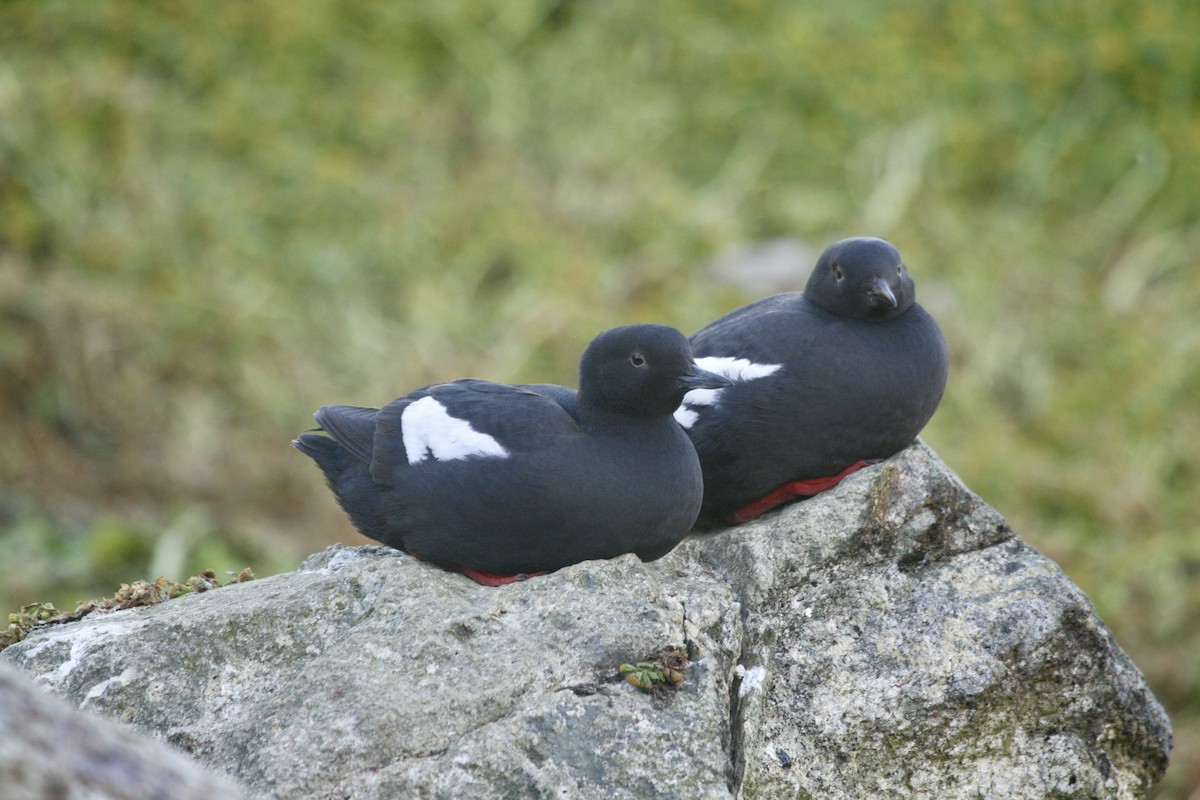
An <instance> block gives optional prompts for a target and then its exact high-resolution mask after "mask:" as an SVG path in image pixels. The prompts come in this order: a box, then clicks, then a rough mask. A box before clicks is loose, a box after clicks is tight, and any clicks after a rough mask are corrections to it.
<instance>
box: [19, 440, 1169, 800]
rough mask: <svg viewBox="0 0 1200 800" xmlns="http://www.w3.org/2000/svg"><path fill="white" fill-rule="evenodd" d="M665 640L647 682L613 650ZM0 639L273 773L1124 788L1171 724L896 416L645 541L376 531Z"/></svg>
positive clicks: (1078, 600)
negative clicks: (653, 687)
mask: <svg viewBox="0 0 1200 800" xmlns="http://www.w3.org/2000/svg"><path fill="white" fill-rule="evenodd" d="M668 645H676V646H680V647H685V648H687V651H688V652H689V654H690V657H691V662H690V665H689V666H688V667H687V669H686V671H685V680H684V681H683V683H682V684H681V685H680V686H679V687H678V688H677V689H674V690H671V689H661V690H659V691H657V692H655V693H653V694H646V693H643V692H641V691H639V690H637V689H635V688H634V687H633V686H630V685H629V684H628V683H625V682H624V681H622V680H621V679H620V677H619V675H618V674H617V667H618V665H620V664H621V663H623V662H636V661H639V660H643V659H645V658H646V657H647V656H649V655H650V654H651V653H653V652H654V651H657V650H659V649H660V648H662V647H664V646H668ZM0 658H4V659H7V660H9V661H12V662H13V663H16V664H18V665H20V666H21V667H22V668H24V669H25V670H27V671H29V672H30V673H32V674H34V675H35V676H37V677H38V680H39V681H40V682H42V683H43V684H44V685H46V686H48V687H49V688H51V689H52V690H53V691H56V692H58V693H61V694H63V695H66V696H68V697H69V698H71V699H72V700H73V701H74V702H76V703H77V704H80V705H81V706H83V707H85V708H90V709H94V710H96V711H99V712H101V713H104V714H106V715H109V716H111V717H114V718H116V719H118V720H121V721H123V722H125V723H128V724H130V725H132V726H134V727H135V728H138V729H140V730H143V731H147V732H151V733H153V734H155V735H157V736H160V737H162V738H164V739H165V740H167V741H168V742H171V743H174V744H176V745H178V746H181V747H183V748H184V749H186V750H188V751H189V752H191V753H192V754H193V755H195V756H196V757H197V758H198V759H199V760H201V761H202V762H204V763H207V764H211V765H214V766H216V767H218V768H221V769H224V770H228V771H229V772H230V773H232V774H234V775H235V776H236V777H237V778H238V779H240V780H241V781H242V782H243V783H244V784H245V785H246V786H248V787H250V789H252V790H254V791H257V792H261V793H263V794H264V795H266V796H276V797H317V798H325V797H351V796H353V797H356V798H359V797H362V798H384V797H436V798H443V797H444V798H451V797H455V798H457V797H488V798H509V797H511V798H524V797H598V798H605V799H606V800H610V799H615V798H626V797H628V798H635V797H664V798H669V797H679V798H695V797H701V798H704V797H713V798H717V797H720V798H725V797H731V796H738V797H745V798H753V797H788V798H792V797H822V798H825V797H828V798H842V797H847V798H848V797H863V796H873V795H879V796H913V797H919V796H927V797H1015V798H1021V797H1030V798H1033V797H1038V798H1040V797H1045V796H1058V797H1081V798H1082V797H1141V796H1144V795H1145V794H1146V793H1147V792H1148V790H1149V787H1150V786H1151V785H1152V784H1153V783H1154V782H1155V781H1156V780H1158V779H1159V778H1160V777H1161V776H1162V774H1163V772H1164V770H1165V768H1166V763H1167V754H1168V751H1169V749H1170V728H1169V724H1168V721H1167V718H1166V716H1165V715H1164V713H1163V711H1162V709H1161V707H1160V706H1159V704H1158V703H1157V702H1156V701H1155V699H1154V697H1153V696H1152V695H1151V693H1150V691H1149V690H1148V689H1147V688H1146V686H1145V683H1144V682H1143V680H1142V677H1141V675H1140V673H1139V672H1138V671H1137V669H1136V667H1134V666H1133V664H1132V663H1131V662H1130V661H1129V659H1128V657H1126V655H1125V654H1124V653H1123V652H1121V650H1120V649H1119V648H1118V647H1117V645H1116V644H1115V642H1114V641H1113V639H1112V637H1111V635H1110V634H1109V633H1108V631H1107V630H1106V629H1105V627H1104V625H1103V623H1101V622H1100V620H1099V619H1097V617H1096V616H1095V613H1094V612H1093V610H1092V607H1091V605H1090V604H1089V603H1088V601H1087V598H1086V597H1084V596H1083V594H1082V593H1081V592H1080V591H1079V590H1078V589H1076V588H1075V587H1074V586H1073V585H1072V584H1071V582H1070V581H1069V580H1068V579H1067V578H1066V577H1065V576H1064V575H1063V574H1062V572H1061V571H1060V570H1059V569H1058V568H1057V567H1056V566H1055V565H1054V564H1053V563H1051V562H1050V561H1048V560H1047V559H1045V558H1044V557H1043V556H1041V555H1039V554H1038V553H1037V552H1036V551H1034V550H1033V549H1032V548H1030V547H1029V546H1027V545H1025V544H1024V543H1022V542H1021V541H1020V540H1019V539H1017V538H1016V537H1015V536H1014V535H1013V533H1012V532H1011V531H1010V530H1009V528H1008V526H1007V525H1006V524H1005V523H1004V521H1003V519H1001V517H1000V516H999V515H998V514H997V513H996V512H995V511H994V510H992V509H991V508H989V507H988V506H987V505H985V504H984V503H983V502H982V501H981V500H979V498H978V497H976V496H975V495H973V494H972V493H971V492H970V491H968V490H967V489H966V488H965V487H964V486H963V485H962V484H961V483H960V482H959V481H958V479H957V478H956V477H955V476H954V475H953V474H952V473H951V472H950V471H949V470H948V469H947V468H946V467H945V465H943V464H942V463H941V462H940V461H939V460H938V459H937V457H936V456H935V455H934V454H933V453H931V452H930V451H929V450H928V449H927V448H925V447H924V446H923V445H917V446H914V447H912V448H910V449H908V450H907V451H905V452H904V453H901V454H900V455H898V456H897V457H895V458H893V459H891V460H889V461H888V462H886V463H884V464H882V465H880V466H877V467H872V468H870V469H867V470H863V471H861V472H859V473H857V474H855V475H853V476H851V477H850V478H848V479H847V480H846V481H844V482H843V483H842V484H841V485H840V486H839V487H837V488H835V489H834V490H832V491H830V492H826V493H825V494H823V495H821V496H819V497H817V498H815V499H813V500H810V501H807V502H805V503H800V504H795V505H793V506H791V507H789V508H787V509H785V510H784V511H782V512H781V513H776V514H773V515H769V516H768V517H766V518H764V519H762V520H760V521H757V522H754V523H751V524H748V525H744V526H742V527H740V528H737V529H735V530H731V531H727V532H724V533H720V534H714V535H708V536H704V537H695V538H692V539H689V540H688V541H686V542H684V543H683V544H682V545H681V546H680V547H679V548H677V549H676V550H675V551H674V552H673V553H671V554H670V555H668V556H667V557H665V558H663V559H661V560H659V561H657V562H654V563H652V564H643V563H641V562H639V561H638V560H637V559H636V558H635V557H633V556H626V557H623V558H619V559H614V560H612V561H607V562H590V563H585V564H580V565H576V566H574V567H571V568H568V569H565V570H561V571H559V572H557V573H555V574H553V575H549V576H545V577H540V578H536V579H533V580H530V581H527V582H524V583H520V584H514V585H511V586H506V587H502V588H499V589H491V588H486V587H480V586H476V585H475V584H473V583H471V582H470V581H468V580H467V579H465V578H463V577H461V576H458V575H453V574H449V573H445V572H442V571H440V570H438V569H436V568H434V567H431V566H429V565H427V564H422V563H419V562H416V561H414V560H413V559H410V558H408V557H406V556H403V555H401V554H398V553H396V552H394V551H390V550H387V549H384V548H377V547H359V548H346V547H340V546H339V547H334V548H331V549H330V550H327V551H326V552H324V553H322V554H320V555H318V556H315V557H314V558H311V559H309V561H308V562H306V563H305V565H304V566H303V567H302V568H301V569H300V571H298V572H295V573H291V574H287V575H278V576H275V577H272V578H266V579H262V580H257V581H253V582H249V583H242V584H237V585H233V586H229V587H226V588H223V589H220V590H219V591H214V592H208V593H205V594H202V595H195V596H188V597H184V598H180V599H178V600H172V601H170V602H168V603H164V604H162V605H159V606H153V607H150V608H146V609H138V610H131V611H122V612H116V613H112V614H109V615H107V616H93V617H89V618H87V619H85V620H83V621H81V622H78V623H72V624H70V625H65V626H61V627H58V628H50V629H46V630H42V631H38V632H36V633H34V634H33V635H31V636H30V637H29V638H28V639H26V640H25V641H24V642H21V643H20V644H17V645H15V646H13V647H10V648H9V649H8V650H6V651H5V652H4V653H3V655H2V656H0Z"/></svg>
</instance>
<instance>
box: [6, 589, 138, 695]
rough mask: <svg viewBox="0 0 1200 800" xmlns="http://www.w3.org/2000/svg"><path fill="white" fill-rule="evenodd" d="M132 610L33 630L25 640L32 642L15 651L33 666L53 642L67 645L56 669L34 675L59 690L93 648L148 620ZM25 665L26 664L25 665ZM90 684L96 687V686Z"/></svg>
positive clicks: (126, 633)
mask: <svg viewBox="0 0 1200 800" xmlns="http://www.w3.org/2000/svg"><path fill="white" fill-rule="evenodd" d="M133 611H134V610H133V609H125V610H122V611H113V612H111V613H108V614H105V615H104V616H103V617H100V618H99V619H97V620H96V621H95V622H92V623H90V624H83V625H63V626H56V627H54V628H50V629H46V630H41V631H34V632H33V633H32V634H30V637H29V639H27V640H26V641H29V642H32V643H33V644H31V645H30V646H29V648H28V649H26V650H23V651H22V652H21V653H20V654H19V655H18V659H19V660H20V661H21V662H23V663H24V664H27V665H30V666H32V665H33V664H34V663H35V659H37V658H38V656H39V655H41V653H42V651H43V650H47V649H49V648H52V647H54V646H55V645H67V646H68V647H69V648H70V650H69V651H68V652H67V655H66V658H65V659H64V660H63V661H62V662H61V663H60V664H59V665H58V667H57V668H56V669H54V670H53V671H50V672H44V673H42V674H40V675H35V676H34V677H35V679H36V680H37V681H38V683H40V684H42V685H43V686H46V687H48V688H50V689H54V690H59V689H61V688H62V686H63V684H64V683H65V682H66V680H67V679H68V678H69V677H71V673H72V672H74V671H75V668H76V667H78V666H79V665H80V664H82V663H83V661H84V659H85V658H86V657H87V655H88V654H89V653H90V652H91V651H92V650H94V649H95V648H97V647H100V646H101V645H103V644H105V643H106V642H108V641H109V640H110V639H114V638H124V637H126V636H128V635H129V634H130V633H132V632H133V631H135V630H137V629H138V628H140V627H142V626H143V625H146V624H147V620H144V619H136V618H133V617H132V614H133ZM28 668H29V667H26V669H28ZM122 674H124V673H122ZM92 688H93V689H95V687H92ZM105 688H107V687H105Z"/></svg>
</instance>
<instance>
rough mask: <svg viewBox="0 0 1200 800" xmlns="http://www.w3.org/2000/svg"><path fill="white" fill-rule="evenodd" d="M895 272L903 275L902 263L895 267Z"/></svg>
mask: <svg viewBox="0 0 1200 800" xmlns="http://www.w3.org/2000/svg"><path fill="white" fill-rule="evenodd" d="M896 274H897V275H903V274H904V265H903V264H901V265H900V266H898V267H896Z"/></svg>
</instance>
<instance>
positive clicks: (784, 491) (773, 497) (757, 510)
mask: <svg viewBox="0 0 1200 800" xmlns="http://www.w3.org/2000/svg"><path fill="white" fill-rule="evenodd" d="M878 463H879V462H878V461H855V462H854V463H853V464H851V465H850V466H848V467H846V468H845V469H844V470H842V471H841V472H839V473H838V474H837V475H833V476H831V477H828V478H808V479H806V480H802V481H791V482H789V483H785V484H783V485H782V486H777V487H776V488H774V489H772V490H771V491H769V492H767V493H766V494H764V495H763V496H762V497H760V498H758V499H757V500H755V501H754V502H753V503H750V504H749V505H746V506H743V507H741V508H739V509H738V510H737V511H734V512H733V513H732V514H730V515H729V516H728V518H727V519H728V521H729V522H731V523H734V524H738V523H741V522H745V521H746V520H751V519H754V518H755V517H757V516H758V515H759V514H762V513H763V512H765V511H770V510H771V509H772V508H774V507H775V506H777V505H781V504H783V503H786V502H787V501H788V500H791V499H793V498H795V497H812V496H813V495H814V494H820V493H821V492H823V491H825V490H826V489H832V488H833V487H834V486H837V485H838V484H839V483H841V482H842V478H845V477H846V476H847V475H849V474H850V473H851V472H857V471H858V470H860V469H862V468H863V467H869V466H871V465H872V464H878Z"/></svg>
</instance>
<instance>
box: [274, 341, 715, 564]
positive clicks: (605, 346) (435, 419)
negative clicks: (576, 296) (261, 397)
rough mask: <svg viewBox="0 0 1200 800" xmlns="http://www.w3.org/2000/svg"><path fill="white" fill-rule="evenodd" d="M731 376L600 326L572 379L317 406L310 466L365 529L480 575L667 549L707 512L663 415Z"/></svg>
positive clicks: (685, 348) (680, 443)
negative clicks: (569, 384) (573, 384)
mask: <svg viewBox="0 0 1200 800" xmlns="http://www.w3.org/2000/svg"><path fill="white" fill-rule="evenodd" d="M731 385H732V383H731V382H730V381H729V380H728V379H726V378H723V377H721V376H719V375H714V374H710V373H708V372H705V371H704V370H701V369H700V368H698V367H697V366H696V364H695V362H694V361H693V360H692V354H691V348H690V347H689V345H688V341H687V339H686V338H685V337H684V336H683V334H682V333H680V332H679V331H677V330H675V329H674V328H669V327H666V326H664V325H626V326H622V327H619V328H612V329H610V330H607V331H605V332H603V333H601V334H600V335H599V336H597V337H596V338H595V339H594V340H593V341H592V343H591V344H590V345H588V347H587V349H586V350H585V351H584V354H583V358H582V359H581V360H580V364H579V390H578V392H575V391H573V390H571V389H567V388H565V387H562V386H554V385H548V384H530V385H517V386H510V385H506V384H498V383H491V382H489V381H481V380H474V379H464V380H459V381H454V382H452V383H443V384H435V385H431V386H426V387H424V388H423V389H418V390H417V391H415V392H412V393H411V394H409V395H408V396H406V397H401V398H400V399H398V400H394V401H392V402H391V403H389V404H387V405H386V406H384V407H383V408H382V409H375V408H359V407H356V406H340V405H335V406H323V407H322V408H321V409H320V410H318V411H317V412H316V414H315V415H314V416H315V417H316V420H317V422H318V424H319V425H320V426H321V427H320V429H321V430H323V431H325V433H327V434H328V436H323V435H320V434H318V433H305V434H302V435H301V436H300V437H299V438H297V439H296V440H295V441H294V442H293V443H292V444H293V445H294V446H295V447H296V449H298V450H299V451H300V452H302V453H304V454H305V455H307V456H309V457H311V458H312V459H313V460H314V461H316V462H317V464H318V466H320V467H321V469H322V471H323V472H324V473H325V477H326V479H327V481H328V483H329V487H330V488H331V489H332V490H333V493H334V495H336V496H337V499H338V501H339V502H340V503H341V506H342V508H343V509H344V510H345V512H346V513H347V514H348V515H349V517H350V519H351V521H352V522H353V523H354V525H355V527H356V528H358V530H359V531H360V532H361V533H362V534H363V535H364V536H367V537H369V538H371V539H375V540H376V541H379V542H382V543H383V544H386V545H389V546H391V547H394V548H396V549H398V550H403V551H405V552H407V553H409V554H410V555H413V556H415V557H417V558H419V559H422V560H425V561H431V562H434V563H436V564H439V565H441V566H444V567H447V568H449V569H454V570H458V571H460V572H462V573H464V574H465V575H467V576H468V577H470V578H472V579H474V580H476V581H478V582H479V583H484V584H488V585H498V584H501V583H508V582H510V581H513V580H520V579H522V578H524V577H526V576H529V575H532V574H537V573H544V572H551V571H553V570H556V569H559V568H561V567H565V566H567V565H569V564H574V563H577V562H579V561H585V560H588V559H597V558H613V557H615V556H618V555H621V554H623V553H636V554H637V555H638V556H640V557H641V558H642V559H643V560H646V561H650V560H653V559H656V558H658V557H660V556H662V555H665V554H666V553H667V552H669V551H670V550H671V549H672V548H674V547H675V545H676V544H678V543H679V541H680V540H681V539H682V538H683V537H684V535H685V534H686V533H687V532H688V530H690V529H691V527H692V523H693V522H694V521H695V519H696V515H697V513H698V512H699V510H700V500H701V493H702V490H703V483H702V479H701V473H700V463H699V461H698V459H697V458H696V452H695V450H694V449H693V447H692V444H691V442H690V441H689V440H688V437H687V435H686V434H685V433H684V432H683V430H682V429H680V427H679V425H677V424H676V422H675V420H674V419H673V418H672V413H673V412H674V411H675V409H676V408H677V407H678V406H679V403H680V401H681V400H682V398H683V396H684V394H685V393H686V392H688V391H690V390H694V389H718V388H721V387H728V386H731Z"/></svg>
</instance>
